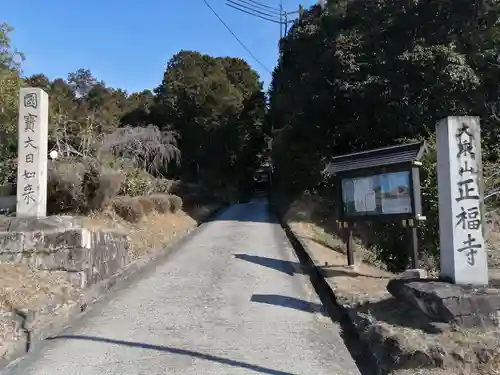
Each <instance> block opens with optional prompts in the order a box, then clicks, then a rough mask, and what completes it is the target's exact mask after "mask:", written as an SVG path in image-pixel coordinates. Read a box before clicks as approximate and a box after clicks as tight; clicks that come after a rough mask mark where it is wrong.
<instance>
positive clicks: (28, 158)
mask: <svg viewBox="0 0 500 375" xmlns="http://www.w3.org/2000/svg"><path fill="white" fill-rule="evenodd" d="M47 133H48V96H47V94H46V93H45V92H44V91H43V90H41V89H39V88H32V87H27V88H22V89H21V91H20V98H19V140H18V172H17V208H16V215H17V216H23V217H40V216H45V215H46V210H47V209H46V207H47V138H48V134H47Z"/></svg>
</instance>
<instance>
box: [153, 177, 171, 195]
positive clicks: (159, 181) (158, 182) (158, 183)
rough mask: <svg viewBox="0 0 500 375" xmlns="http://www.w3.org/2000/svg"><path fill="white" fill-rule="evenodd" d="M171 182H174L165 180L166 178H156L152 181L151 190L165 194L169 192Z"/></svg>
mask: <svg viewBox="0 0 500 375" xmlns="http://www.w3.org/2000/svg"><path fill="white" fill-rule="evenodd" d="M173 183H174V182H173V181H172V180H167V179H166V178H156V179H155V180H154V181H153V188H152V192H153V193H163V194H167V193H169V192H170V189H171V188H172V185H173Z"/></svg>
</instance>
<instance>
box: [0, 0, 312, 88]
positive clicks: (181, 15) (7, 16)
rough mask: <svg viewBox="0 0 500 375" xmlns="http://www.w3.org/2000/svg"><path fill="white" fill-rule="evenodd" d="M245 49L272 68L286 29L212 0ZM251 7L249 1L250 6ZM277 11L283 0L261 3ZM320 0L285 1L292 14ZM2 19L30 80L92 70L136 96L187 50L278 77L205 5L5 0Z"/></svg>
mask: <svg viewBox="0 0 500 375" xmlns="http://www.w3.org/2000/svg"><path fill="white" fill-rule="evenodd" d="M208 1H209V3H210V4H211V5H212V7H213V8H214V9H215V10H216V11H217V12H218V14H219V15H220V16H221V18H222V19H223V20H224V21H225V22H226V23H227V24H228V26H229V27H230V28H231V29H232V30H233V31H234V33H235V34H236V35H237V36H238V37H239V38H240V39H241V40H242V41H243V42H244V43H245V45H246V46H247V47H248V48H249V49H250V50H251V51H252V52H253V53H254V54H255V55H256V56H257V57H258V58H259V60H260V61H261V62H262V63H263V65H265V66H266V67H267V69H269V70H271V71H272V69H273V68H274V66H275V64H276V60H277V53H278V46H277V43H278V38H279V26H278V25H277V24H273V23H269V22H266V21H263V20H260V19H258V18H254V17H251V16H248V15H246V14H244V13H241V12H238V11H236V10H234V9H232V8H229V7H228V6H226V5H225V0H208ZM247 1H248V0H247ZM259 1H260V2H261V3H264V4H267V5H269V6H276V5H277V4H278V1H279V0H259ZM300 3H302V4H303V6H304V7H308V6H310V5H312V4H314V3H315V1H314V0H283V5H284V8H285V10H287V11H292V10H296V9H297V8H298V4H300ZM1 21H5V22H7V23H8V24H10V25H11V26H13V27H14V28H15V31H14V33H13V35H12V44H13V46H15V47H16V48H17V49H18V50H20V51H21V52H23V53H25V55H26V61H25V63H24V65H23V70H24V73H25V74H26V75H31V74H34V73H44V74H45V75H47V76H48V77H49V78H50V79H53V78H56V77H62V78H66V77H67V74H68V73H69V72H73V71H75V70H77V69H79V68H88V69H90V70H91V71H92V73H93V74H94V76H95V77H97V78H98V79H100V80H103V81H104V82H105V83H106V84H107V85H109V86H113V87H117V88H123V89H126V90H127V91H129V92H132V91H140V90H143V89H145V88H153V87H155V86H157V85H158V84H159V83H160V81H161V79H162V77H163V70H164V68H165V64H166V63H167V62H168V60H169V59H170V58H171V57H172V55H173V54H175V53H177V52H178V51H180V50H181V49H185V50H196V51H199V52H202V53H207V54H209V55H213V56H234V57H241V58H244V59H245V60H246V61H248V62H249V63H250V64H251V66H252V67H253V68H254V69H255V70H256V71H257V72H258V73H259V74H260V76H261V79H262V80H263V81H264V82H265V86H266V87H267V85H268V84H269V82H270V74H269V73H268V72H266V70H265V69H264V68H263V67H261V66H260V65H259V64H258V63H257V62H256V61H255V60H253V59H252V57H251V56H250V55H249V54H248V52H246V51H245V50H244V49H243V47H241V46H240V45H239V44H238V42H237V41H236V40H235V39H234V37H233V36H232V35H231V34H230V33H229V32H228V31H227V29H226V28H225V27H224V26H223V25H222V24H221V23H220V21H219V20H218V19H217V18H216V17H215V16H214V15H213V13H212V12H211V11H210V10H209V9H208V8H207V6H206V5H205V3H204V2H203V0H191V1H175V0H142V1H141V0H140V1H131V0H122V1H118V0H86V1H81V2H73V1H68V0H45V1H41V0H26V1H21V0H2V16H1V19H0V22H1Z"/></svg>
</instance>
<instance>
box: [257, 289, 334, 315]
mask: <svg viewBox="0 0 500 375" xmlns="http://www.w3.org/2000/svg"><path fill="white" fill-rule="evenodd" d="M250 301H252V302H259V303H265V304H268V305H275V306H282V307H287V308H290V309H294V310H299V311H304V312H308V313H321V314H322V315H324V316H328V317H329V315H328V313H327V312H326V311H325V309H324V308H323V305H322V304H319V303H314V302H308V301H304V300H301V299H298V298H295V297H288V296H281V295H278V294H254V295H252V298H250Z"/></svg>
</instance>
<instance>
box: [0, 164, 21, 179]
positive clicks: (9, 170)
mask: <svg viewBox="0 0 500 375" xmlns="http://www.w3.org/2000/svg"><path fill="white" fill-rule="evenodd" d="M16 180H17V159H8V160H5V161H2V162H0V185H5V184H9V183H15V182H16Z"/></svg>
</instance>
